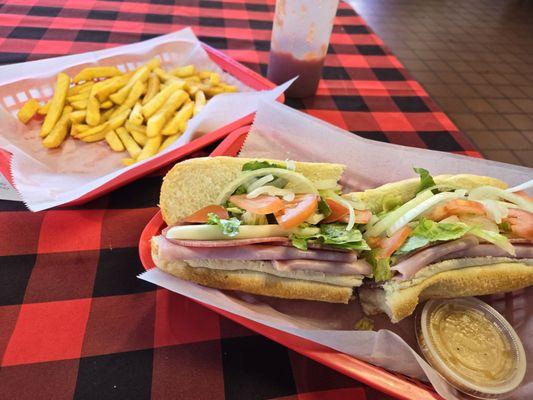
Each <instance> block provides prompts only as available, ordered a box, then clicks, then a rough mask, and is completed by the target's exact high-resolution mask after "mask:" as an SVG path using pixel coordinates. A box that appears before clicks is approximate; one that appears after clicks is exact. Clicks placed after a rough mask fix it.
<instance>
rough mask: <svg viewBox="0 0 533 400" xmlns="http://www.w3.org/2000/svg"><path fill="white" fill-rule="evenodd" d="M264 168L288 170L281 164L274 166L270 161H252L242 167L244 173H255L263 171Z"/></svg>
mask: <svg viewBox="0 0 533 400" xmlns="http://www.w3.org/2000/svg"><path fill="white" fill-rule="evenodd" d="M262 168H282V169H287V168H286V167H284V166H283V165H280V164H272V163H269V162H268V161H250V162H247V163H246V164H244V165H243V166H242V171H255V170H256V169H262Z"/></svg>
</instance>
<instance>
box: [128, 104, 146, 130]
mask: <svg viewBox="0 0 533 400" xmlns="http://www.w3.org/2000/svg"><path fill="white" fill-rule="evenodd" d="M142 107H143V106H142V104H141V102H140V101H138V102H137V103H135V106H133V109H132V110H131V114H130V116H129V118H128V121H130V122H131V123H132V124H133V125H142V123H143V121H144V118H143V114H142Z"/></svg>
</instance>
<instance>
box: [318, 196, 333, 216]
mask: <svg viewBox="0 0 533 400" xmlns="http://www.w3.org/2000/svg"><path fill="white" fill-rule="evenodd" d="M318 212H320V214H322V215H324V218H327V217H329V216H330V215H331V208H329V205H328V203H327V201H326V199H325V198H324V197H322V196H320V201H319V202H318Z"/></svg>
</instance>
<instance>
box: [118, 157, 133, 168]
mask: <svg viewBox="0 0 533 400" xmlns="http://www.w3.org/2000/svg"><path fill="white" fill-rule="evenodd" d="M120 161H122V164H124V165H125V166H126V167H129V166H130V165H133V164H135V158H123V159H122V160H120Z"/></svg>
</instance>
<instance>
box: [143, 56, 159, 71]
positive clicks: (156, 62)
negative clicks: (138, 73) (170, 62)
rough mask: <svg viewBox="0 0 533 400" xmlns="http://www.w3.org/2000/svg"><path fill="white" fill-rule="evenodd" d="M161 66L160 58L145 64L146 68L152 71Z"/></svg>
mask: <svg viewBox="0 0 533 400" xmlns="http://www.w3.org/2000/svg"><path fill="white" fill-rule="evenodd" d="M160 65H161V59H160V58H158V57H154V58H152V59H151V60H150V61H148V62H147V63H146V64H144V66H145V67H147V68H148V69H149V70H150V71H153V70H154V69H156V68H159V66H160Z"/></svg>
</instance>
